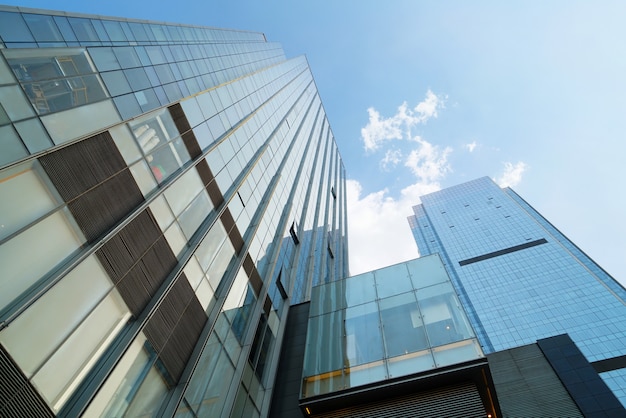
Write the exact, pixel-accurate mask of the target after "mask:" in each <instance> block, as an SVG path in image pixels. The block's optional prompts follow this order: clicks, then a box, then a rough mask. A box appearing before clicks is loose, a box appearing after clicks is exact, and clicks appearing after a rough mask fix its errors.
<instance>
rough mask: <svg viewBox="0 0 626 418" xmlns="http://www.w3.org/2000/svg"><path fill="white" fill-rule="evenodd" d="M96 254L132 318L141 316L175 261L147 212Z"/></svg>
mask: <svg viewBox="0 0 626 418" xmlns="http://www.w3.org/2000/svg"><path fill="white" fill-rule="evenodd" d="M96 255H97V256H98V259H99V260H100V262H101V263H102V265H103V267H104V269H105V270H106V271H107V273H108V274H109V276H110V277H111V280H112V281H113V283H114V284H115V286H116V287H117V289H118V290H119V292H120V295H121V296H122V298H123V299H124V301H125V302H126V304H127V305H128V308H129V309H130V311H131V312H132V313H133V315H139V314H140V313H141V311H142V310H143V309H144V308H145V306H146V305H147V303H148V302H149V301H150V299H151V298H152V297H153V296H154V295H155V294H156V291H157V290H158V289H159V287H160V286H161V284H163V281H164V280H165V278H166V277H167V276H168V274H169V273H170V272H171V271H172V269H173V268H174V266H176V263H177V262H178V260H177V259H176V256H175V255H174V253H173V252H172V249H171V248H170V246H169V244H168V243H167V240H166V239H165V237H164V236H163V234H162V233H161V230H160V228H159V226H158V225H157V223H156V221H155V220H154V217H153V216H152V212H150V209H146V210H145V211H144V212H142V213H141V214H139V215H138V216H137V217H136V218H135V219H133V221H132V222H130V223H129V224H128V225H126V226H125V227H124V228H123V229H122V230H121V231H119V232H118V233H117V234H116V235H115V236H114V237H112V238H111V239H110V240H109V241H108V242H107V243H105V244H104V245H103V246H102V248H100V249H99V250H98V251H96Z"/></svg>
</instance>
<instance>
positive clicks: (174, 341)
mask: <svg viewBox="0 0 626 418" xmlns="http://www.w3.org/2000/svg"><path fill="white" fill-rule="evenodd" d="M206 321H207V316H206V314H205V312H204V310H203V309H202V306H201V305H200V302H199V301H198V299H197V298H196V296H195V294H194V291H193V289H192V288H191V286H190V285H189V282H188V281H187V278H186V276H185V275H184V274H181V276H180V277H179V278H178V280H177V281H176V283H175V284H174V286H172V288H171V290H170V292H169V293H168V294H167V296H166V297H165V299H164V300H163V302H162V303H161V305H159V307H158V309H157V310H156V312H155V313H154V315H153V316H152V318H150V321H148V323H147V324H146V327H145V329H144V332H145V334H146V337H147V338H148V341H150V343H151V344H152V346H153V347H154V349H155V350H156V351H157V354H158V356H159V359H160V360H161V362H162V363H163V365H164V366H165V368H166V370H167V371H168V373H169V375H170V377H171V379H172V382H171V383H173V384H174V383H176V382H177V381H178V379H179V378H180V376H181V374H182V372H183V370H184V369H185V366H186V365H187V361H188V360H189V356H190V355H191V352H192V351H193V349H194V347H195V345H196V342H197V341H198V337H199V336H200V333H201V332H202V329H203V328H204V325H205V323H206Z"/></svg>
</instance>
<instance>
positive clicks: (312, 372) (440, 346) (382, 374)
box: [302, 255, 483, 397]
mask: <svg viewBox="0 0 626 418" xmlns="http://www.w3.org/2000/svg"><path fill="white" fill-rule="evenodd" d="M320 347H325V348H324V350H320ZM482 355H483V354H482V351H481V349H480V346H479V344H478V340H477V339H476V338H475V334H474V332H473V330H472V328H471V327H470V324H469V321H468V320H467V318H466V316H465V313H464V311H463V308H462V307H461V304H460V302H459V300H458V298H457V296H456V293H455V292H454V288H453V287H452V283H451V282H450V279H449V277H448V275H447V274H446V270H445V268H444V266H443V263H442V262H441V260H440V258H439V257H438V256H437V255H434V256H430V257H423V258H419V259H416V260H412V261H408V262H405V263H400V264H396V265H393V266H390V267H386V268H383V269H380V270H375V271H372V272H369V273H364V274H360V275H357V276H352V277H349V278H346V279H343V280H338V281H334V282H330V283H328V284H324V285H320V286H317V287H314V288H313V295H312V297H311V308H310V313H309V325H308V330H307V342H306V347H305V360H304V368H303V383H302V391H303V392H302V397H310V396H315V395H320V394H325V393H330V392H335V391H338V390H342V389H346V388H351V387H356V386H360V385H364V384H369V383H374V382H380V381H383V380H385V379H391V378H395V377H399V376H405V375H412V374H416V373H420V372H426V371H429V370H432V369H435V368H437V367H443V366H448V365H451V364H457V363H462V362H465V361H470V360H474V359H477V358H480V357H482Z"/></svg>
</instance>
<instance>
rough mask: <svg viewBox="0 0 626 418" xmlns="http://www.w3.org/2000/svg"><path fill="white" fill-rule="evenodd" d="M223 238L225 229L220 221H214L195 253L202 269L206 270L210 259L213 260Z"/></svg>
mask: <svg viewBox="0 0 626 418" xmlns="http://www.w3.org/2000/svg"><path fill="white" fill-rule="evenodd" d="M225 239H226V230H225V229H224V226H222V222H220V221H217V222H215V224H214V225H213V227H212V228H211V229H210V230H209V232H208V233H207V235H206V237H205V238H204V239H203V240H202V243H200V246H199V247H198V250H197V251H196V253H195V254H196V257H197V258H198V262H199V263H200V266H201V267H202V269H203V271H207V270H208V268H209V265H210V264H211V261H213V258H214V257H215V254H216V253H217V250H218V249H219V248H220V247H221V245H222V243H223V242H224V240H225Z"/></svg>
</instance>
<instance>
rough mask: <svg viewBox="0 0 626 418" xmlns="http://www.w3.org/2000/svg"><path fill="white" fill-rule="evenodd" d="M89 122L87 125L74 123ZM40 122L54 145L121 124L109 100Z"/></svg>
mask: <svg viewBox="0 0 626 418" xmlns="http://www.w3.org/2000/svg"><path fill="white" fill-rule="evenodd" d="M77 120H89V123H87V124H85V123H74V122H75V121H77ZM41 121H42V123H43V124H44V126H45V127H46V130H47V131H48V133H49V134H50V137H51V138H52V140H53V141H54V143H55V144H62V143H64V142H67V141H70V140H72V139H76V138H78V137H80V136H83V135H87V134H90V133H93V132H97V131H98V130H100V129H103V128H106V127H108V126H111V125H114V124H116V123H119V122H121V119H120V115H119V113H118V112H117V110H116V109H115V106H113V103H112V102H111V101H110V100H103V101H100V102H97V103H91V104H88V105H86V106H80V107H76V108H73V109H68V110H64V111H62V112H57V113H54V114H52V115H46V116H42V117H41Z"/></svg>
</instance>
